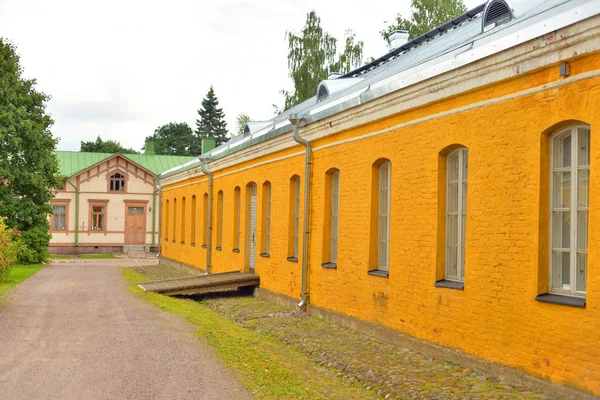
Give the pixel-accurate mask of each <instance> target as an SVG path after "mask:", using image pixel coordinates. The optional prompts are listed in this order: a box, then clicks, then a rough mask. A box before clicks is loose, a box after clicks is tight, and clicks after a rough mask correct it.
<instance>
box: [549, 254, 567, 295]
mask: <svg viewBox="0 0 600 400" xmlns="http://www.w3.org/2000/svg"><path fill="white" fill-rule="evenodd" d="M570 281H571V253H570V252H568V251H553V252H552V288H553V289H565V290H569V289H570V288H571V285H570Z"/></svg>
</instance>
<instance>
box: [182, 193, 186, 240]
mask: <svg viewBox="0 0 600 400" xmlns="http://www.w3.org/2000/svg"><path fill="white" fill-rule="evenodd" d="M185 221H186V218H185V197H184V198H182V199H181V244H185Z"/></svg>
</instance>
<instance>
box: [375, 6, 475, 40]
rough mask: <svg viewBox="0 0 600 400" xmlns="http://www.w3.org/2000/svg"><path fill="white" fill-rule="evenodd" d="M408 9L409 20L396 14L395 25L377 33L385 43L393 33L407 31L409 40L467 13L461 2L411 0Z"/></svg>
mask: <svg viewBox="0 0 600 400" xmlns="http://www.w3.org/2000/svg"><path fill="white" fill-rule="evenodd" d="M410 8H411V11H412V14H411V16H410V18H409V19H404V18H402V16H401V15H400V14H398V15H397V16H396V23H395V24H392V25H389V26H388V27H387V28H385V29H384V30H382V31H381V32H379V33H381V36H382V37H383V39H384V40H385V41H386V42H387V41H389V37H390V33H392V32H394V31H397V30H405V31H408V35H409V38H410V39H414V38H416V37H419V36H421V35H422V34H424V33H427V32H429V31H430V30H432V29H434V28H437V27H438V26H440V25H443V24H444V23H446V22H448V21H450V20H452V19H453V18H456V17H458V16H459V15H461V14H464V13H465V12H466V11H467V7H465V5H464V4H463V2H462V0H412V1H411V5H410Z"/></svg>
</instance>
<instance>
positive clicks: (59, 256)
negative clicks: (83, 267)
mask: <svg viewBox="0 0 600 400" xmlns="http://www.w3.org/2000/svg"><path fill="white" fill-rule="evenodd" d="M48 257H49V258H73V256H71V255H68V254H50V255H49V256H48Z"/></svg>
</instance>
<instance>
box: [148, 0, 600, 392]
mask: <svg viewBox="0 0 600 400" xmlns="http://www.w3.org/2000/svg"><path fill="white" fill-rule="evenodd" d="M507 5H508V3H507V2H504V1H498V0H494V1H489V2H488V3H486V4H485V5H483V6H481V7H478V8H476V9H474V10H471V11H470V12H469V13H467V14H465V15H463V16H461V17H459V18H458V19H457V20H455V21H453V22H454V23H453V24H447V25H445V26H443V27H440V28H439V29H438V30H437V31H436V32H434V34H430V35H429V36H428V37H425V38H417V40H415V41H412V42H403V41H402V37H401V36H402V34H400V35H399V36H400V38H399V39H397V41H395V42H394V43H395V44H396V45H397V46H396V48H395V49H393V50H391V51H390V53H389V54H388V55H386V56H384V57H382V58H381V59H379V60H376V61H375V62H374V63H371V64H369V65H367V66H365V67H362V68H360V69H358V70H356V71H353V72H351V73H349V74H346V75H343V76H339V77H331V79H330V80H327V81H324V82H323V83H322V84H321V85H319V88H315V89H316V93H317V95H316V96H315V97H314V98H312V99H309V100H307V101H306V102H304V103H302V104H300V105H299V106H296V107H295V108H294V109H292V110H289V111H287V112H286V113H285V114H282V115H280V116H278V117H275V118H274V119H272V120H270V121H263V122H254V123H249V124H248V126H247V127H246V132H245V134H244V136H243V137H239V138H236V139H233V140H232V141H230V142H229V143H228V144H225V145H223V146H221V147H219V148H217V149H214V150H212V151H210V152H208V153H206V154H205V155H204V156H203V157H204V158H203V161H202V162H200V161H196V162H192V163H188V164H184V165H183V166H181V167H178V168H175V169H173V170H170V171H167V172H166V173H163V174H162V175H161V177H160V179H159V182H160V185H161V202H162V203H161V204H162V210H161V243H162V257H163V259H165V260H171V261H176V262H179V263H182V264H187V265H189V266H193V267H196V268H200V269H209V270H210V272H212V273H216V272H224V271H232V270H244V271H251V272H255V273H256V274H258V275H259V276H260V278H261V290H267V291H269V292H273V293H277V294H280V295H285V296H288V297H290V298H294V299H297V301H300V300H301V299H303V300H305V302H307V303H309V308H310V307H318V308H320V309H324V310H329V311H331V312H334V313H339V314H341V315H345V316H350V317H356V318H358V319H360V320H363V321H368V322H372V323H375V324H379V325H382V326H384V327H387V328H391V329H393V330H397V331H400V332H402V333H405V334H408V335H411V336H414V337H417V338H420V339H424V340H427V341H430V342H433V343H436V344H439V345H443V346H447V347H451V348H455V349H458V350H461V351H462V352H464V353H467V354H470V355H473V356H476V357H479V358H481V359H484V360H488V361H493V362H496V363H499V364H502V365H505V366H509V367H513V368H516V369H519V370H522V371H525V372H528V373H530V374H532V375H535V376H537V377H541V378H544V379H549V380H552V381H554V382H559V383H563V384H567V385H569V386H573V387H576V388H578V389H581V390H584V391H587V392H591V393H594V394H597V395H599V394H600V306H599V305H600V267H599V265H598V263H597V261H598V260H600V254H599V252H600V245H599V243H600V229H599V228H600V175H598V174H597V173H596V171H598V170H600V139H599V136H598V135H597V134H596V133H597V132H598V130H599V128H598V126H599V125H600V15H599V13H600V1H598V0H588V1H575V0H572V1H568V0H567V1H553V0H551V1H539V0H538V1H528V2H518V3H515V4H514V5H513V6H512V7H510V8H509V7H507ZM503 7H505V8H503ZM490 10H493V11H494V13H491V11H490ZM398 43H400V44H399V45H398ZM290 115H297V116H298V117H299V118H303V119H302V122H301V123H300V126H299V136H300V139H301V140H306V141H308V143H309V145H310V148H311V149H312V154H311V155H310V164H309V167H310V172H309V179H308V184H309V186H308V187H309V190H310V191H309V196H308V199H309V202H308V203H307V202H306V201H305V184H306V173H305V167H306V165H305V155H306V150H305V147H304V146H303V145H301V144H300V143H298V142H296V141H295V140H294V139H293V133H292V130H293V127H292V124H291V123H290V122H289V121H288V118H289V117H290ZM202 169H204V171H205V172H202ZM209 175H210V182H211V183H212V187H209ZM209 201H210V204H209ZM306 209H308V225H305V224H304V223H303V221H304V213H305V210H306ZM208 215H210V228H209V229H207V226H206V225H207V224H206V222H207V216H208ZM207 232H210V235H209V234H207ZM305 232H307V234H304V233H305ZM209 236H210V239H209ZM305 238H308V240H305ZM304 249H306V252H307V257H303V250H304ZM209 250H210V257H208V258H207V252H208V251H209ZM303 265H305V266H306V271H307V272H306V275H305V278H306V287H305V291H304V292H303V290H302V287H303V285H302V278H303Z"/></svg>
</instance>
